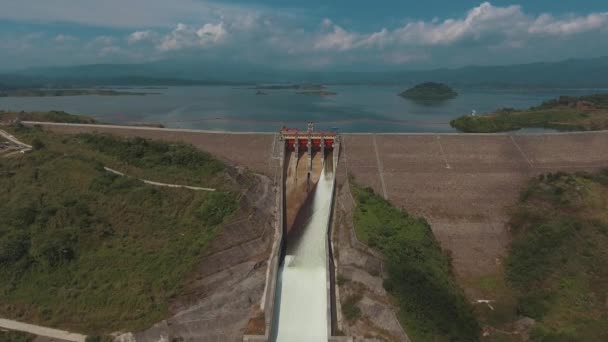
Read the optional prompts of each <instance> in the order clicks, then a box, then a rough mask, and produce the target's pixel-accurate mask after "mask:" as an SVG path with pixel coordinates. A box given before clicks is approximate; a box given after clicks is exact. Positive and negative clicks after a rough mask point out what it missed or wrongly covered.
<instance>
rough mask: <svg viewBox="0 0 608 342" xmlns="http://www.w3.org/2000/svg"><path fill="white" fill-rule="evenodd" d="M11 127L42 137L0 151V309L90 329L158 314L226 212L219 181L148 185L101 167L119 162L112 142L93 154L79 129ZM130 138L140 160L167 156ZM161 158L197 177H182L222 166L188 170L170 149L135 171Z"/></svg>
mask: <svg viewBox="0 0 608 342" xmlns="http://www.w3.org/2000/svg"><path fill="white" fill-rule="evenodd" d="M13 133H14V134H15V135H17V136H18V137H20V138H22V139H24V140H26V141H30V142H31V141H32V140H33V139H39V140H40V141H42V143H43V145H44V147H42V148H41V149H40V150H37V151H33V152H31V153H29V154H25V155H20V156H18V157H11V158H0V175H2V176H0V217H2V220H0V264H1V265H2V267H0V315H2V316H5V317H11V318H15V319H19V320H24V321H29V322H33V323H40V324H44V325H51V326H59V327H63V328H69V329H74V330H76V331H80V332H84V333H89V334H90V333H106V332H111V331H115V330H134V329H140V328H144V327H146V326H149V325H150V324H152V323H154V322H156V321H158V320H160V319H162V318H164V317H165V316H166V314H167V310H168V308H167V303H168V301H169V300H170V298H171V297H173V296H175V295H177V294H178V293H179V291H180V281H181V280H182V279H184V277H185V276H186V274H187V273H188V272H189V271H190V270H191V269H192V268H193V267H194V266H195V265H196V264H197V263H199V262H200V260H201V258H202V256H201V255H202V251H203V250H204V248H205V246H206V245H207V244H208V243H209V241H210V240H211V239H212V238H213V236H214V235H215V233H216V230H217V229H218V227H219V225H220V224H221V222H222V221H223V220H224V219H225V218H226V217H227V216H229V215H230V214H231V213H232V212H233V211H234V210H236V207H237V200H236V195H235V194H234V193H233V192H230V191H229V190H236V189H231V188H230V186H227V185H226V186H224V190H226V191H224V192H217V193H207V192H194V191H189V190H183V189H168V188H157V187H152V186H148V185H145V184H143V183H141V182H139V181H137V180H134V179H131V178H126V177H118V176H114V175H112V174H109V173H107V172H105V171H103V170H102V169H101V168H100V163H99V161H100V160H101V161H104V163H105V162H111V161H115V160H123V159H121V157H119V156H117V154H119V153H118V152H117V150H110V151H104V152H105V153H102V152H99V151H96V149H95V148H92V147H91V146H90V145H89V144H87V143H82V140H83V137H73V136H71V137H70V136H60V135H54V134H51V133H45V132H42V131H40V130H36V129H25V128H21V129H19V130H17V131H13ZM104 142H107V141H105V140H104ZM137 146H138V148H139V149H143V151H144V152H143V153H144V155H146V156H147V157H149V159H150V160H155V159H154V158H155V157H154V155H155V154H159V153H160V154H163V155H166V154H167V153H163V152H159V150H158V149H152V151H150V149H149V148H148V147H147V146H145V145H144V146H140V145H137ZM180 146H181V145H180ZM184 148H185V147H184ZM186 149H187V148H186ZM157 157H158V156H157ZM199 157H200V158H201V160H204V161H205V162H209V163H211V164H214V163H218V162H217V161H215V160H212V159H209V158H210V157H209V156H207V155H200V156H199ZM122 162H123V163H125V164H129V165H131V166H130V167H131V169H130V170H131V171H134V173H136V172H135V170H139V166H138V165H137V164H135V165H133V164H130V163H131V162H132V160H129V159H124V160H123V161H122ZM220 165H221V164H220ZM147 166H149V165H147V164H144V165H142V166H141V167H147ZM167 168H170V170H172V171H174V172H175V173H176V174H177V176H176V177H181V178H183V179H184V180H185V181H190V180H189V179H188V177H195V175H196V179H192V180H191V182H190V183H197V182H198V183H205V182H206V181H209V182H211V183H213V182H217V180H218V179H220V178H221V177H220V176H219V174H221V173H222V172H223V171H222V168H218V167H212V168H211V169H210V171H209V170H208V171H207V172H206V173H204V174H198V173H197V172H195V171H193V170H194V168H192V167H190V166H189V164H188V163H187V161H184V160H180V159H172V162H170V163H169V164H162V163H161V164H160V165H159V166H156V167H152V170H150V171H144V170H143V169H142V170H139V171H140V172H141V173H142V174H145V173H146V172H156V173H157V174H158V175H161V174H164V172H166V171H167V170H168V169H167ZM195 168H196V164H195ZM162 180H163V179H161V181H162ZM216 184H217V183H216Z"/></svg>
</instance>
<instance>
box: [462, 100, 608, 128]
mask: <svg viewBox="0 0 608 342" xmlns="http://www.w3.org/2000/svg"><path fill="white" fill-rule="evenodd" d="M579 101H585V102H588V103H589V104H591V105H592V106H591V107H579V108H577V106H576V104H577V102H579ZM607 101H608V95H592V96H584V97H580V98H571V97H561V98H559V99H556V100H550V101H547V102H545V103H543V104H541V105H540V106H538V107H532V108H530V109H528V110H515V109H502V110H498V111H497V112H495V113H491V114H487V115H481V116H462V117H459V118H457V119H455V120H452V121H451V122H450V124H451V125H452V127H454V128H456V129H458V130H459V131H462V132H466V133H493V132H507V131H514V130H518V129H521V128H527V127H528V128H552V129H557V130H560V131H589V130H602V129H608V103H606V102H607Z"/></svg>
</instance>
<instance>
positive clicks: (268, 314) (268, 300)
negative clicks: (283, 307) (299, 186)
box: [243, 141, 289, 342]
mask: <svg viewBox="0 0 608 342" xmlns="http://www.w3.org/2000/svg"><path fill="white" fill-rule="evenodd" d="M288 166H289V165H286V164H285V142H284V141H281V155H280V165H279V169H280V170H281V172H280V173H281V177H280V183H279V186H278V187H277V190H278V191H280V195H279V203H278V208H277V215H278V219H277V223H278V226H277V227H276V232H275V234H276V237H275V238H276V241H275V244H274V245H273V249H272V256H271V258H270V264H269V266H268V267H270V272H269V273H268V287H267V288H266V293H265V297H264V319H265V324H266V332H265V334H264V336H246V337H245V338H244V339H243V340H244V341H250V342H254V341H256V342H258V341H259V342H262V341H269V340H270V334H271V330H272V319H273V315H274V305H275V294H276V288H277V276H278V272H279V266H280V261H281V251H282V250H283V244H284V241H283V240H284V239H283V236H284V230H285V219H286V218H285V173H286V171H285V167H288Z"/></svg>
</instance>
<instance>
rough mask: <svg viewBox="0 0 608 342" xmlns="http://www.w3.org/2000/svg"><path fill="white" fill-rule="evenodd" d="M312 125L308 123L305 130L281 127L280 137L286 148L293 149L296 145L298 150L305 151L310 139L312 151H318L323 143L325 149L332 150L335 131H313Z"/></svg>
mask: <svg viewBox="0 0 608 342" xmlns="http://www.w3.org/2000/svg"><path fill="white" fill-rule="evenodd" d="M313 127H314V126H313V125H312V124H309V126H308V130H306V131H302V130H299V129H295V128H287V127H283V128H282V129H281V138H282V139H283V140H284V141H285V145H286V146H287V149H288V150H289V151H295V149H296V146H298V150H299V151H307V150H308V141H309V139H310V142H311V150H312V151H320V150H321V147H322V145H323V144H324V145H325V149H326V150H332V149H333V148H334V141H335V140H336V133H335V132H329V131H315V130H314V129H313Z"/></svg>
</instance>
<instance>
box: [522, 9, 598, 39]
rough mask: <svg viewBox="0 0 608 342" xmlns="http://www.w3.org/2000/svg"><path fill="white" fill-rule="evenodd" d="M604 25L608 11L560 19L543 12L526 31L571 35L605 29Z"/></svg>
mask: <svg viewBox="0 0 608 342" xmlns="http://www.w3.org/2000/svg"><path fill="white" fill-rule="evenodd" d="M606 26H608V12H607V13H593V14H589V15H588V16H583V17H570V18H566V19H562V20H559V19H555V18H554V17H553V16H551V15H550V14H543V15H541V16H539V17H538V18H537V19H536V20H535V21H534V22H533V23H532V25H530V27H529V29H528V32H530V33H531V34H548V35H572V34H577V33H583V32H588V31H594V30H599V29H602V28H604V29H605V28H606Z"/></svg>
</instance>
